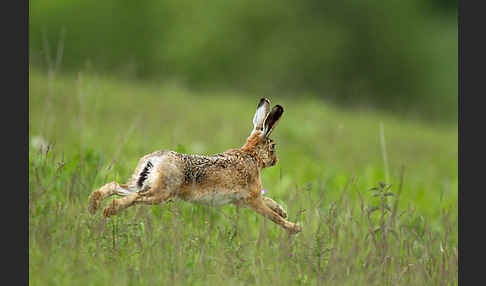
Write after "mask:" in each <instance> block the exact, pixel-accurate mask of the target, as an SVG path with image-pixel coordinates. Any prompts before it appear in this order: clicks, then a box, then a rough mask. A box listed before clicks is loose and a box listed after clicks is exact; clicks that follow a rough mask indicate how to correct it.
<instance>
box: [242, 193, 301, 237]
mask: <svg viewBox="0 0 486 286" xmlns="http://www.w3.org/2000/svg"><path fill="white" fill-rule="evenodd" d="M248 207H250V208H251V209H253V210H254V211H255V212H257V213H259V214H261V215H262V216H264V217H266V218H268V219H270V220H271V221H273V222H274V223H276V224H278V225H279V226H281V227H282V228H284V229H285V230H287V231H288V232H289V233H290V234H294V233H298V232H300V231H301V230H302V228H301V227H300V226H299V225H297V224H295V223H293V222H289V221H287V220H285V219H284V218H283V217H282V216H280V215H279V214H278V213H277V212H275V211H274V210H272V208H270V207H269V206H268V205H267V204H266V203H265V200H264V199H263V197H258V198H256V199H254V200H252V201H250V202H248Z"/></svg>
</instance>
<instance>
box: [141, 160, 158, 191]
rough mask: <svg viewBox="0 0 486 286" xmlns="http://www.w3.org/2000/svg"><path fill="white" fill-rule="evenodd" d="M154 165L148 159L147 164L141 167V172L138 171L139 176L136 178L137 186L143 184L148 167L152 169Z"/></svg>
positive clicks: (148, 170)
mask: <svg viewBox="0 0 486 286" xmlns="http://www.w3.org/2000/svg"><path fill="white" fill-rule="evenodd" d="M153 166H154V165H153V164H152V162H150V161H148V162H147V165H145V167H144V168H143V170H142V172H141V173H140V176H139V178H138V181H137V185H138V187H139V188H141V187H142V185H143V182H145V180H147V176H148V174H149V172H150V169H152V167H153Z"/></svg>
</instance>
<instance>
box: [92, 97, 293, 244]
mask: <svg viewBox="0 0 486 286" xmlns="http://www.w3.org/2000/svg"><path fill="white" fill-rule="evenodd" d="M282 114H283V108H282V106H280V105H275V106H274V107H273V108H272V110H271V111H270V101H269V100H268V99H266V98H262V99H260V101H259V103H258V106H257V109H256V112H255V115H254V117H253V130H252V132H251V134H250V136H249V137H248V138H247V140H246V142H245V144H244V145H243V146H242V147H241V148H239V149H230V150H227V151H225V152H223V153H220V154H216V155H212V156H200V155H189V154H180V153H177V152H174V151H166V150H161V151H156V152H153V153H150V154H147V155H145V156H144V157H142V158H141V159H140V160H139V162H138V165H137V167H136V168H135V171H134V173H133V176H132V178H131V179H130V180H129V181H128V183H127V184H126V185H121V184H118V183H116V182H111V183H108V184H106V185H104V186H102V187H101V188H100V189H98V190H96V191H94V192H92V193H91V195H90V196H89V198H88V210H89V212H90V213H91V214H94V213H95V212H96V210H97V209H98V208H99V206H100V204H101V202H102V201H103V199H105V198H107V197H109V196H112V195H119V196H122V198H118V199H113V200H111V202H110V203H109V204H108V205H107V206H106V207H105V209H104V210H103V216H104V217H109V216H112V215H115V214H117V213H118V212H120V211H121V210H123V209H125V208H128V207H130V206H133V205H135V204H149V205H150V204H161V203H163V202H165V201H167V200H168V199H170V198H175V199H181V200H184V201H187V202H193V203H200V204H206V205H210V206H217V205H224V204H230V203H231V204H234V205H237V206H242V207H248V208H250V209H252V210H254V211H255V212H257V213H259V214H260V215H262V216H264V217H266V218H268V219H270V220H271V221H273V222H274V223H276V224H278V225H279V226H281V227H282V228H284V229H285V230H286V231H288V232H289V233H290V234H295V233H298V232H300V231H301V230H302V228H301V227H300V226H299V225H297V224H295V223H292V222H289V221H287V220H286V218H287V213H286V212H285V210H284V209H283V208H282V207H281V206H280V205H278V204H277V203H276V202H275V201H274V200H272V199H270V198H268V197H264V196H262V194H261V191H262V182H261V180H260V173H261V171H262V169H263V168H268V167H272V166H274V165H275V164H277V162H278V158H277V155H276V152H275V142H274V141H273V140H272V139H270V137H269V136H270V134H271V133H272V131H273V129H274V128H275V126H276V125H277V123H278V122H279V120H280V117H281V116H282Z"/></svg>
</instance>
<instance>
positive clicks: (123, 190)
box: [115, 184, 137, 197]
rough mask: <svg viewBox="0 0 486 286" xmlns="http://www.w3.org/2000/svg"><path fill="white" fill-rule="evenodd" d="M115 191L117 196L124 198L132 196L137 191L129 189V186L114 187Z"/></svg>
mask: <svg viewBox="0 0 486 286" xmlns="http://www.w3.org/2000/svg"><path fill="white" fill-rule="evenodd" d="M115 190H116V194H117V195H119V196H124V197H125V196H128V195H130V194H133V193H135V192H136V191H137V190H135V189H133V188H130V187H129V186H120V185H118V184H117V185H116V187H115Z"/></svg>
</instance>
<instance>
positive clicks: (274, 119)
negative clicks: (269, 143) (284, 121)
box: [263, 104, 284, 137]
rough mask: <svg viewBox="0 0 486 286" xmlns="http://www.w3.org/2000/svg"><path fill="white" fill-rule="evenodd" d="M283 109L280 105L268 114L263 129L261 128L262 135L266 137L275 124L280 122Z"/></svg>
mask: <svg viewBox="0 0 486 286" xmlns="http://www.w3.org/2000/svg"><path fill="white" fill-rule="evenodd" d="M283 112H284V109H283V107H282V106H280V105H278V104H277V105H275V106H274V107H273V108H272V111H271V112H270V113H269V114H268V116H267V118H266V119H265V123H264V127H263V134H264V135H265V136H266V137H268V136H270V134H271V133H272V131H273V129H274V128H275V126H277V123H278V122H279V121H280V118H281V117H282V114H283Z"/></svg>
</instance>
